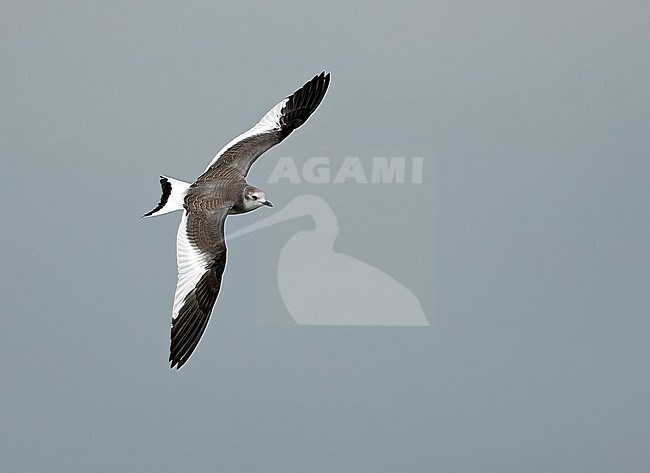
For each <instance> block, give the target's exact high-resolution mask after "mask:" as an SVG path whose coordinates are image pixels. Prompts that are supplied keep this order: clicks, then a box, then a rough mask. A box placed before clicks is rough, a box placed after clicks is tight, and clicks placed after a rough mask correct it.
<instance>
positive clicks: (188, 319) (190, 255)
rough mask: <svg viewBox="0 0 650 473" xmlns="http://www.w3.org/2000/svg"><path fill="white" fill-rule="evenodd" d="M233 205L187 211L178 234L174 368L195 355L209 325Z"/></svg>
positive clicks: (173, 341)
mask: <svg viewBox="0 0 650 473" xmlns="http://www.w3.org/2000/svg"><path fill="white" fill-rule="evenodd" d="M229 209H230V207H224V208H220V209H216V210H212V211H208V212H198V211H192V210H190V211H187V210H185V211H183V217H182V219H181V224H180V226H179V227H178V234H177V237H176V260H177V263H178V284H177V285H176V294H175V295H174V308H173V313H172V328H171V345H170V349H169V361H170V362H171V367H172V368H174V367H176V369H179V368H180V367H181V366H183V365H184V364H185V362H186V361H187V360H188V359H189V357H190V356H191V355H192V352H193V351H194V349H195V348H196V346H197V345H198V344H199V340H201V336H202V335H203V332H205V328H206V327H207V325H208V320H209V319H210V313H211V312H212V307H213V306H214V303H215V301H216V300H217V295H218V294H219V289H220V288H221V277H222V275H223V271H224V269H225V267H226V241H225V238H224V222H225V220H226V216H227V214H228V210H229Z"/></svg>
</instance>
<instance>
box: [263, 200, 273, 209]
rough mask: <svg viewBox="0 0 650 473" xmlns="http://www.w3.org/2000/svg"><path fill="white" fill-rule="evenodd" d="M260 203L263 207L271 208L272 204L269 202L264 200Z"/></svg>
mask: <svg viewBox="0 0 650 473" xmlns="http://www.w3.org/2000/svg"><path fill="white" fill-rule="evenodd" d="M262 203H263V204H264V205H266V206H267V207H273V204H272V203H271V202H269V201H268V200H265V201H264V202H262Z"/></svg>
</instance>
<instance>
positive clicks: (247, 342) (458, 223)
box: [0, 1, 650, 473]
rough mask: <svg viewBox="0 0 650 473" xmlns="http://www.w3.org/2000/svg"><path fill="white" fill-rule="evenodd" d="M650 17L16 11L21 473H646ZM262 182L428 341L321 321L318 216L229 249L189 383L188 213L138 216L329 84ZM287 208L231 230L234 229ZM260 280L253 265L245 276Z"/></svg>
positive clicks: (415, 8)
mask: <svg viewBox="0 0 650 473" xmlns="http://www.w3.org/2000/svg"><path fill="white" fill-rule="evenodd" d="M649 16H650V7H649V6H648V3H647V2H641V1H639V2H623V3H619V2H602V1H601V2H599V1H589V2H586V1H585V2H578V1H569V2H566V1H563V2H559V1H551V2H493V1H490V2H420V3H410V4H408V6H407V7H403V6H402V7H398V6H396V5H394V4H393V3H384V2H367V3H366V2H355V3H349V2H328V3H327V4H322V2H321V3H319V4H318V5H313V6H310V5H308V4H305V3H304V2H279V3H277V4H273V5H272V4H270V3H263V2H249V3H242V2H230V3H227V4H224V3H221V2H214V1H210V2H196V3H189V4H186V3H182V2H174V3H171V2H170V3H164V4H161V3H160V2H101V3H100V2H22V1H21V2H17V1H9V2H4V3H3V4H2V6H1V7H0V61H1V62H0V64H1V65H2V74H0V110H1V113H0V120H1V127H0V153H1V156H2V160H3V161H2V162H3V165H4V166H3V167H4V173H3V179H2V186H0V198H2V201H3V202H4V204H5V213H4V226H3V231H2V237H1V240H0V243H1V247H2V251H1V252H0V258H1V260H0V263H1V268H2V270H1V273H0V274H1V276H0V300H1V301H2V322H3V327H2V330H1V331H0V356H1V359H2V365H1V367H0V382H1V391H0V392H1V396H2V398H1V403H0V426H1V427H0V452H1V454H0V470H2V471H21V472H31V471H34V472H43V471H47V472H88V471H107V472H109V471H110V472H112V471H115V472H118V471H119V472H149V471H151V472H178V471H186V472H206V471H228V472H252V471H260V472H262V471H263V472H305V471H309V472H353V471H354V472H375V471H400V472H430V471H439V472H473V473H476V472H540V473H541V472H599V471H602V472H611V471H617V472H635V473H636V472H639V471H645V470H647V469H648V468H649V466H650V454H649V453H648V449H647V438H648V435H649V433H650V432H649V431H648V430H649V429H648V425H649V421H650V419H649V412H650V409H649V407H650V406H648V389H649V387H650V386H649V384H650V383H649V378H648V369H647V364H648V335H649V333H648V332H649V330H648V329H649V326H648V325H649V324H648V312H649V309H650V296H649V295H648V294H649V293H650V291H648V286H649V283H650V270H649V268H650V248H649V243H648V241H649V236H650V222H649V218H648V215H650V208H649V205H648V204H649V200H648V184H649V180H650V164H649V161H648V150H649V148H650V146H649V145H650V143H649V138H648V137H650V120H649V110H650V92H649V89H648V84H649V83H650V65H649V63H648V51H649V50H650V41H649V39H650V37H649V36H650V34H649V33H648V28H647V19H648V17H649ZM323 69H326V70H329V71H332V86H331V88H330V91H329V93H328V95H327V97H326V98H325V100H324V101H323V103H322V105H321V107H320V108H319V109H318V110H317V111H316V113H315V114H314V116H313V117H312V118H311V119H310V121H309V122H308V123H307V124H306V125H305V126H304V127H303V128H301V129H300V130H297V131H296V132H295V133H294V134H293V135H292V136H291V137H290V138H289V139H288V140H286V141H285V142H284V143H282V144H281V145H280V146H278V147H277V148H274V149H273V150H272V151H270V152H269V153H268V154H267V155H265V156H264V157H263V158H262V159H260V160H259V162H258V163H256V165H255V166H254V167H253V170H252V172H251V174H250V175H249V181H250V182H251V183H253V184H256V185H258V186H259V187H261V188H262V189H264V190H265V191H266V194H267V196H268V198H269V200H271V201H273V202H274V204H276V207H279V208H282V206H283V205H285V204H287V203H289V202H290V201H291V200H292V199H293V198H294V197H295V196H297V195H300V194H314V195H317V196H319V197H321V198H323V199H325V200H326V201H327V203H328V205H329V206H330V207H331V208H332V209H333V211H334V212H335V213H336V216H337V220H338V226H339V230H340V231H339V234H338V237H337V240H336V242H335V245H334V249H335V250H336V251H337V252H340V253H343V254H347V255H351V256H353V257H354V258H356V259H359V260H361V261H364V262H366V263H368V264H371V265H373V266H375V267H377V268H379V269H381V270H382V271H384V272H386V273H387V274H389V275H391V277H393V278H395V279H396V280H398V281H400V282H401V283H402V284H404V286H405V287H407V288H408V289H409V290H410V291H411V292H412V293H413V294H415V295H416V296H417V297H418V299H419V301H420V303H421V305H422V308H423V310H424V312H425V314H426V315H427V318H428V320H429V321H430V322H431V326H430V327H337V326H332V327H305V326H298V325H296V324H295V323H293V322H292V319H291V317H290V316H289V314H288V313H287V309H286V308H285V306H284V305H283V303H282V299H281V297H280V294H279V291H278V285H277V281H276V276H277V275H276V273H277V264H278V255H279V254H280V251H281V250H282V248H283V245H284V243H285V242H286V241H287V240H288V239H289V238H290V237H291V236H292V235H293V234H295V233H296V232H297V231H299V230H304V229H309V228H310V226H313V223H311V222H310V221H309V219H307V218H301V219H297V220H294V221H290V222H285V223H282V224H280V225H275V226H274V227H269V228H268V229H265V230H263V231H258V232H255V233H251V234H250V235H247V236H245V237H242V238H239V239H237V240H235V241H233V242H232V243H231V244H230V245H229V263H228V267H227V269H226V275H225V279H224V286H223V292H222V294H221V295H220V297H219V300H218V301H217V309H216V310H215V312H214V315H213V318H212V321H211V323H210V325H209V327H208V329H207V332H206V335H205V337H204V339H203V340H202V342H201V344H200V345H199V347H198V349H197V351H196V353H195V354H194V356H193V358H192V359H191V360H190V361H189V362H188V364H187V365H186V367H185V368H183V369H182V370H181V371H180V372H175V371H174V372H172V371H170V370H169V369H168V368H167V363H166V359H167V354H168V337H169V324H170V311H171V302H172V298H173V290H174V287H175V283H176V268H175V258H174V247H175V234H176V228H177V226H178V222H179V218H180V215H178V214H172V215H168V216H162V217H159V218H156V219H151V220H148V221H144V220H141V219H140V218H139V217H140V215H142V214H143V213H144V212H146V211H148V210H150V209H151V208H152V207H153V206H154V205H155V204H156V202H157V201H158V198H159V186H158V182H157V177H158V175H159V174H166V175H170V176H174V177H177V178H180V179H186V180H192V179H193V178H194V177H196V176H197V175H198V174H199V173H200V172H201V171H202V170H203V169H204V168H205V166H206V165H207V163H208V162H209V161H210V159H211V158H212V156H213V155H214V153H216V151H218V150H219V148H220V147H221V146H222V145H223V144H225V143H226V142H228V141H229V140H230V139H231V138H233V137H234V136H235V135H236V134H238V133H239V132H241V131H243V130H245V129H246V128H248V127H249V126H251V125H252V124H253V123H254V122H255V121H256V120H257V119H259V118H260V117H261V116H262V114H263V113H264V112H266V111H267V110H268V109H269V108H270V107H271V106H273V105H274V104H275V103H277V102H278V101H279V100H280V99H281V98H282V97H283V96H286V95H287V94H289V93H291V92H293V91H294V90H295V89H296V88H297V87H299V86H300V85H302V84H303V83H304V82H305V81H306V80H308V79H309V78H311V77H312V76H313V75H314V74H316V73H318V72H320V71H321V70H323ZM314 156H325V157H329V158H330V159H331V163H332V166H333V167H334V168H336V166H337V165H340V164H341V163H342V162H343V160H344V158H345V157H348V156H356V157H359V158H360V160H361V161H362V162H364V163H370V162H371V161H372V158H373V157H377V156H385V157H391V156H404V157H407V158H408V157H415V156H421V157H423V158H424V166H423V183H422V184H404V185H390V184H355V183H352V182H347V183H345V184H338V185H337V184H322V185H314V184H310V183H308V182H302V183H300V184H291V183H287V182H286V181H282V180H281V181H280V182H278V183H268V182H267V179H268V177H269V175H270V174H271V172H272V170H273V168H274V164H275V162H276V160H277V159H278V158H280V157H292V158H294V159H295V160H296V162H300V161H301V160H306V159H308V158H310V157H314ZM276 210H278V209H261V210H258V211H256V212H254V213H252V214H248V215H244V216H239V217H233V218H232V219H229V221H228V224H227V229H229V230H234V229H238V228H243V227H244V226H246V225H248V224H251V223H253V222H255V221H257V220H260V219H262V218H264V217H267V216H269V215H271V213H272V212H273V211H276ZM251 270H254V271H256V276H255V277H254V278H251V277H250V272H251Z"/></svg>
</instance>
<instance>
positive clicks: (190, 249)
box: [172, 212, 208, 319]
mask: <svg viewBox="0 0 650 473" xmlns="http://www.w3.org/2000/svg"><path fill="white" fill-rule="evenodd" d="M176 264H177V265H178V283H177V284H176V293H175V294H174V308H173V309H172V318H174V319H175V318H176V317H178V313H179V312H180V310H181V307H183V303H184V302H185V298H186V297H187V295H188V294H189V293H190V292H191V291H192V290H193V289H194V288H195V287H196V285H197V284H198V283H199V280H200V279H201V277H202V276H203V275H204V274H205V273H206V271H207V270H208V258H207V255H206V254H204V253H201V252H200V251H199V250H198V249H197V248H196V247H195V246H194V245H192V243H190V240H189V238H188V237H187V212H183V217H182V218H181V224H180V225H179V227H178V234H177V235H176Z"/></svg>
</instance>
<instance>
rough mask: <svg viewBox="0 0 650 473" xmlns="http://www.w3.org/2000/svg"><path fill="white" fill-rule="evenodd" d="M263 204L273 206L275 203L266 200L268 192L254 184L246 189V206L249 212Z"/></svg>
mask: <svg viewBox="0 0 650 473" xmlns="http://www.w3.org/2000/svg"><path fill="white" fill-rule="evenodd" d="M262 205H266V206H267V207H273V204H272V203H271V202H269V201H268V200H266V194H264V191H263V190H261V189H258V188H257V187H254V186H248V187H246V188H245V189H244V208H245V209H246V211H247V212H249V211H251V210H255V209H257V208H259V207H261V206H262Z"/></svg>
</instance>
